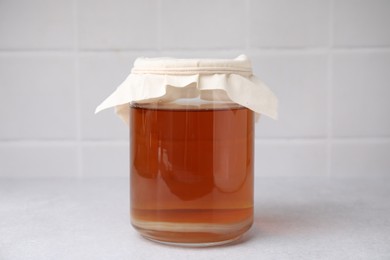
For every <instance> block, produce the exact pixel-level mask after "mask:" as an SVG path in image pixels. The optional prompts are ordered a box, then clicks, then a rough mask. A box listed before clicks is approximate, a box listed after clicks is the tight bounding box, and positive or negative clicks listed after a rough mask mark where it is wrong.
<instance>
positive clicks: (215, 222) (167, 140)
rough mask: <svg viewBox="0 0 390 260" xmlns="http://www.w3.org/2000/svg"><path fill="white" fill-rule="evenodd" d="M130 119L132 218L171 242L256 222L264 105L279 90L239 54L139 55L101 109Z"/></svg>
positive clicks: (216, 236)
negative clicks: (258, 121) (257, 131)
mask: <svg viewBox="0 0 390 260" xmlns="http://www.w3.org/2000/svg"><path fill="white" fill-rule="evenodd" d="M114 106H115V108H116V112H117V114H118V116H119V117H120V118H121V119H123V120H124V121H125V122H126V124H127V125H128V126H129V128H130V179H131V180H130V194H131V223H132V225H133V226H134V227H135V229H136V230H138V232H140V233H141V234H142V235H143V236H144V237H146V238H148V239H151V240H155V241H159V242H162V243H167V244H174V245H186V246H211V245H220V244H224V243H228V242H231V241H234V240H235V239H237V238H239V237H240V236H241V235H242V234H243V233H245V231H247V230H248V229H249V228H250V227H251V225H252V223H253V178H254V177H253V175H254V168H253V167H254V154H253V153H254V122H255V113H256V114H257V115H260V114H263V115H267V116H269V117H271V118H276V116H277V99H276V97H275V95H274V94H273V93H272V91H271V90H270V89H269V88H268V87H267V86H266V85H265V84H264V83H263V82H261V81H260V80H259V79H258V78H256V77H255V76H254V75H253V74H252V65H251V63H250V61H249V59H248V58H247V57H246V56H245V55H241V56H239V57H237V58H236V59H229V60H228V59H172V58H152V59H149V58H138V59H137V60H136V61H135V63H134V67H133V69H132V71H131V74H130V75H129V76H128V77H127V79H126V80H125V81H124V82H123V83H122V84H121V85H120V86H119V87H118V88H117V90H116V91H115V92H114V93H112V94H111V95H110V96H109V97H108V98H106V100H104V101H103V103H101V104H100V105H99V106H98V107H97V109H96V112H99V111H100V110H103V109H106V108H109V107H114Z"/></svg>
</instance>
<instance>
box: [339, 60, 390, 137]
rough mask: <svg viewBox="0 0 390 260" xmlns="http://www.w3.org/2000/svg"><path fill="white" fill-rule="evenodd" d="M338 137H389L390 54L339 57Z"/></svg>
mask: <svg viewBox="0 0 390 260" xmlns="http://www.w3.org/2000/svg"><path fill="white" fill-rule="evenodd" d="M333 62H334V64H333V75H334V76H333V83H334V88H333V97H332V98H333V114H334V121H333V127H334V129H333V132H334V135H335V136H343V137H348V136H390V120H389V118H390V115H389V111H390V102H389V98H390V52H375V53H352V54H350V53H347V54H336V55H334V59H333Z"/></svg>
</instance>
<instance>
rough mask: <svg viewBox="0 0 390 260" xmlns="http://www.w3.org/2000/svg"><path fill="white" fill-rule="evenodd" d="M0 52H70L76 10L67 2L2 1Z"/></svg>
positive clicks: (0, 8) (48, 0)
mask: <svg viewBox="0 0 390 260" xmlns="http://www.w3.org/2000/svg"><path fill="white" fill-rule="evenodd" d="M0 14H1V15H0V49H6V50H11V49H71V48H73V46H74V26H73V20H74V9H73V3H72V1H68V0H34V1H30V0H1V1H0Z"/></svg>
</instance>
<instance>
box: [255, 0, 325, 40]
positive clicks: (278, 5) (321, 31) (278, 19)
mask: <svg viewBox="0 0 390 260" xmlns="http://www.w3.org/2000/svg"><path fill="white" fill-rule="evenodd" d="M329 2H330V1H328V0H294V1H291V0H261V1H258V0H251V2H250V24H249V26H250V35H248V37H249V39H250V43H251V46H252V47H257V48H261V47H267V48H275V47H276V48H280V47H290V48H291V47H307V46H326V45H328V42H329V33H328V32H329V28H328V27H329V7H330V4H329Z"/></svg>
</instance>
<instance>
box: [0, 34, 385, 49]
mask: <svg viewBox="0 0 390 260" xmlns="http://www.w3.org/2000/svg"><path fill="white" fill-rule="evenodd" d="M158 30H160V31H161V29H158ZM160 38H161V37H160ZM248 41H249V40H248ZM248 44H249V43H248ZM158 45H160V47H157V48H155V49H121V50H117V49H78V52H79V53H92V54H106V53H118V52H119V53H129V54H139V53H149V52H155V51H160V52H161V51H164V52H174V53H175V52H176V53H183V52H190V53H191V52H192V53H197V52H210V53H224V52H237V51H243V50H246V49H247V48H246V47H245V48H241V49H240V48H231V49H224V48H222V49H221V48H215V49H208V48H201V49H191V48H189V49H178V48H175V49H170V48H168V49H164V50H163V48H162V47H161V44H160V43H158ZM248 50H250V51H251V53H252V52H253V53H254V54H265V55H267V54H271V55H274V54H326V53H329V52H331V53H340V54H342V53H350V54H353V53H358V54H359V53H372V52H374V53H376V52H386V53H387V52H390V46H371V47H367V46H366V47H365V46H359V47H354V46H351V47H337V46H333V47H332V48H331V49H329V46H327V47H304V46H302V47H292V48H289V47H281V48H255V47H249V48H248ZM74 52H75V50H74V48H73V49H69V50H65V49H63V50H61V49H52V50H51V49H0V55H15V54H16V55H19V54H20V55H25V54H32V55H33V54H55V55H68V54H72V53H74Z"/></svg>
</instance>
